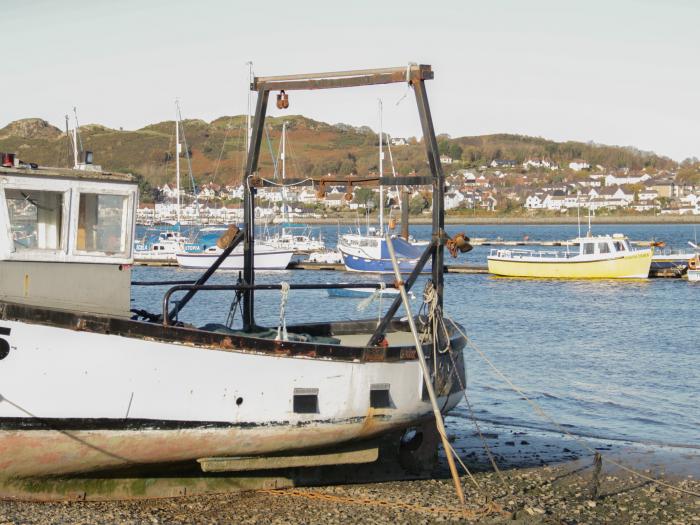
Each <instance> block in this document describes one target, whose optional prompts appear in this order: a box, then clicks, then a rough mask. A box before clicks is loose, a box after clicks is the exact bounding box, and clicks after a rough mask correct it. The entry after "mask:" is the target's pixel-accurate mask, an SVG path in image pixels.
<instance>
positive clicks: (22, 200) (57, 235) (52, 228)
mask: <svg viewBox="0 0 700 525" xmlns="http://www.w3.org/2000/svg"><path fill="white" fill-rule="evenodd" d="M63 199H64V195H63V192H60V191H37V190H21V189H17V190H16V189H6V190H5V200H6V201H7V212H8V215H9V218H10V228H11V230H12V240H13V241H14V250H15V251H23V250H60V249H61V233H62V230H63V219H62V218H63Z"/></svg>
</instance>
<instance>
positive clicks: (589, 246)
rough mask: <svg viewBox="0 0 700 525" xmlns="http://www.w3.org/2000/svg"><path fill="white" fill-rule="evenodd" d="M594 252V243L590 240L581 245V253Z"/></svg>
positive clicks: (591, 253) (589, 253)
mask: <svg viewBox="0 0 700 525" xmlns="http://www.w3.org/2000/svg"><path fill="white" fill-rule="evenodd" d="M594 252H595V244H593V243H592V242H587V243H585V244H584V245H583V253H584V254H585V255H593V253H594Z"/></svg>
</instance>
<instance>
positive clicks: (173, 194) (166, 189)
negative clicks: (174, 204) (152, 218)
mask: <svg viewBox="0 0 700 525" xmlns="http://www.w3.org/2000/svg"><path fill="white" fill-rule="evenodd" d="M159 189H160V192H161V193H162V194H163V197H165V198H166V199H175V198H177V189H176V188H171V187H170V186H169V185H168V183H167V182H166V183H165V184H163V186H162V187H161V188H159Z"/></svg>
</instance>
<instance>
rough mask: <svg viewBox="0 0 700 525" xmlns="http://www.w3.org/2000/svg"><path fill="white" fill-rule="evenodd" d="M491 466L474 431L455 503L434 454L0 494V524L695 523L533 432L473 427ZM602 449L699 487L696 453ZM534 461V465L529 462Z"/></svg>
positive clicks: (664, 493)
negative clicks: (141, 488)
mask: <svg viewBox="0 0 700 525" xmlns="http://www.w3.org/2000/svg"><path fill="white" fill-rule="evenodd" d="M482 432H483V435H484V437H485V439H486V441H487V443H488V444H489V447H490V449H491V450H492V452H493V454H494V456H495V458H496V461H497V463H498V465H499V466H500V474H499V473H497V472H495V471H494V470H493V468H492V467H491V464H490V462H489V461H488V458H487V457H486V455H485V454H484V451H483V450H484V449H483V446H482V443H481V441H480V439H479V438H478V437H477V436H457V437H453V439H452V444H453V447H454V448H455V449H456V450H457V451H458V452H459V454H460V456H461V457H462V458H463V459H464V461H465V464H466V465H467V466H468V467H469V469H470V470H471V471H472V472H473V479H470V478H469V477H468V476H466V475H465V476H463V477H462V485H463V487H464V490H465V495H466V499H467V506H466V509H465V510H464V511H462V510H461V509H460V508H459V506H458V503H457V498H456V496H455V491H454V487H453V485H452V480H451V479H450V478H449V475H448V474H447V470H446V466H445V462H444V458H441V459H442V461H440V463H439V465H438V468H437V469H436V472H435V479H428V480H419V481H392V482H384V483H369V484H356V485H338V486H330V487H329V486H326V487H309V488H297V489H287V490H275V491H272V490H259V491H251V492H242V493H233V494H218V495H206V496H189V497H182V498H173V499H160V500H148V501H122V502H106V503H105V502H67V503H27V502H17V501H2V502H0V523H28V524H29V523H32V524H33V523H37V524H45V523H85V524H98V523H100V524H101V523H133V524H141V523H265V524H278V523H280V524H281V523H331V524H333V523H338V524H340V523H386V524H389V523H434V522H462V523H484V524H495V523H564V524H584V523H589V524H595V523H621V524H622V523H624V524H627V523H638V524H650V523H669V524H685V525H693V524H698V525H700V497H698V496H695V495H692V494H687V493H682V492H678V491H674V490H672V489H670V488H668V487H665V486H662V485H658V484H655V483H652V482H650V481H647V480H644V479H642V478H639V477H637V476H634V475H632V474H629V473H628V472H625V471H622V470H620V469H618V468H617V467H615V466H613V465H611V464H609V463H607V462H604V463H603V467H602V471H601V473H600V475H599V476H598V480H599V486H598V489H597V497H596V496H594V494H593V490H594V488H593V485H594V484H593V477H594V476H593V472H594V468H593V461H592V457H591V455H590V454H589V453H587V452H586V451H584V450H582V449H581V448H580V447H577V444H576V443H575V442H572V441H571V440H566V439H563V438H561V437H558V436H554V435H551V434H546V433H536V432H528V433H525V432H516V431H512V430H508V429H504V428H498V427H486V428H483V429H482ZM595 444H596V445H597V446H596V448H597V449H599V450H601V451H603V452H604V454H605V455H606V457H610V458H614V459H615V460H619V461H621V462H623V463H624V464H625V465H628V466H630V467H634V468H635V469H637V470H639V471H641V472H643V473H645V474H646V475H648V476H653V477H657V478H659V479H663V480H664V481H666V482H668V483H670V484H672V485H674V486H676V487H679V488H681V489H684V490H686V491H689V492H694V493H696V494H697V493H700V481H698V479H697V476H698V474H699V472H698V471H700V451H697V450H692V449H690V450H688V449H684V450H680V451H679V450H678V449H665V448H663V447H644V446H639V445H631V444H626V443H606V442H598V443H595ZM536 465H539V466H536Z"/></svg>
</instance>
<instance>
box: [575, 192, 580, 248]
mask: <svg viewBox="0 0 700 525" xmlns="http://www.w3.org/2000/svg"><path fill="white" fill-rule="evenodd" d="M576 220H577V221H578V236H579V239H580V238H581V203H580V202H579V192H578V191H577V192H576Z"/></svg>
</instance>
